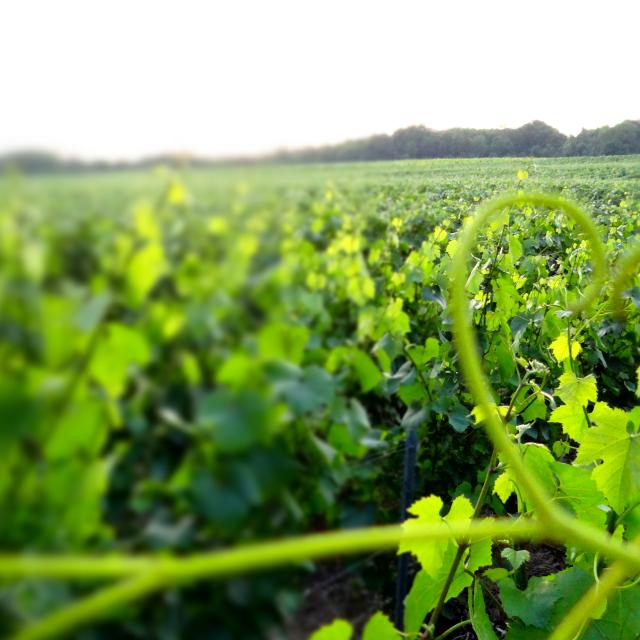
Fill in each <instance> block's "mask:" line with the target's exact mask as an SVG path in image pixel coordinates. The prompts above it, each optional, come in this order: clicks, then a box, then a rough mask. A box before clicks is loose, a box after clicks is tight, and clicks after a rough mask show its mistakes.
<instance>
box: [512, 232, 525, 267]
mask: <svg viewBox="0 0 640 640" xmlns="http://www.w3.org/2000/svg"><path fill="white" fill-rule="evenodd" d="M509 253H510V254H511V258H512V259H513V262H514V263H515V262H517V261H518V260H520V258H522V253H523V252H522V243H521V242H520V240H518V238H516V237H515V236H511V237H510V238H509Z"/></svg>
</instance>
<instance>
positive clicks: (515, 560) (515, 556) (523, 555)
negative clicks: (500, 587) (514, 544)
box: [500, 547, 531, 571]
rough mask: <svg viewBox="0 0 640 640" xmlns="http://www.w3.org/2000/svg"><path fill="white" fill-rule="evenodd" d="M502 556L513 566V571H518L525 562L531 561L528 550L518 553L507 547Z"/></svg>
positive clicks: (518, 551)
mask: <svg viewBox="0 0 640 640" xmlns="http://www.w3.org/2000/svg"><path fill="white" fill-rule="evenodd" d="M500 556H501V557H502V558H504V559H505V560H506V561H507V562H508V563H509V564H510V565H511V570H512V571H517V570H518V569H519V568H520V567H521V566H522V565H523V564H524V563H525V562H528V561H529V558H530V557H531V554H530V553H529V552H528V551H527V550H526V549H519V550H517V551H516V550H515V549H512V548H511V547H507V548H506V549H503V550H502V551H501V552H500Z"/></svg>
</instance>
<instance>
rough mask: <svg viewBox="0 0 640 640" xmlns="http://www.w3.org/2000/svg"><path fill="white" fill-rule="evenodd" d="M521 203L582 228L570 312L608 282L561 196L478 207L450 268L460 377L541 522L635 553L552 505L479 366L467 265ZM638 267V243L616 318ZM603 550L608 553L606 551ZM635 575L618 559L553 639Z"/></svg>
mask: <svg viewBox="0 0 640 640" xmlns="http://www.w3.org/2000/svg"><path fill="white" fill-rule="evenodd" d="M525 204H531V205H533V206H542V207H546V208H549V209H560V210H562V211H563V212H564V213H566V214H567V215H568V216H569V218H571V219H572V220H573V221H574V222H575V223H576V224H577V225H578V226H579V227H580V230H581V232H582V235H583V236H584V238H585V239H586V240H587V242H588V244H589V247H590V249H591V259H592V264H593V280H592V283H591V285H589V287H588V288H587V289H586V291H585V292H584V295H583V296H582V297H581V298H579V299H578V300H577V301H576V302H575V303H573V304H572V305H570V306H569V311H571V312H572V313H573V314H574V315H577V314H579V313H581V312H582V311H584V310H586V309H587V308H588V307H589V306H590V305H591V304H593V303H594V301H595V300H596V299H597V298H598V296H599V295H600V293H601V291H602V289H603V286H604V284H605V282H606V280H607V276H608V273H609V269H608V266H607V261H606V256H605V247H604V244H603V242H602V240H601V239H600V236H599V234H598V230H597V227H596V225H595V223H594V222H593V219H592V218H591V217H590V216H589V215H588V214H586V213H585V212H584V211H583V210H582V209H580V208H579V207H578V206H577V205H575V204H574V203H572V202H570V201H568V200H565V199H564V198H561V197H559V196H554V195H549V194H543V193H526V194H525V193H509V194H505V195H503V196H500V197H498V198H496V199H494V200H491V201H489V202H486V203H485V204H483V205H481V206H480V208H479V209H478V211H477V212H476V214H475V216H473V217H471V218H468V219H467V220H466V221H465V224H464V227H463V229H462V233H461V234H460V238H459V241H458V246H457V249H456V252H455V254H454V256H453V259H452V263H451V274H450V281H451V289H450V299H451V316H452V320H453V333H454V340H455V344H456V349H457V351H458V356H459V359H460V366H461V369H462V373H463V376H464V378H465V381H466V383H467V386H468V387H469V390H470V391H471V394H472V395H473V398H474V400H475V402H476V404H477V406H478V407H479V408H480V409H481V411H482V414H483V417H484V426H485V428H486V430H487V433H488V435H489V437H490V438H491V440H492V441H493V443H494V445H495V446H496V448H497V449H498V450H499V451H500V453H501V454H502V456H503V459H504V460H505V461H506V462H507V464H508V465H509V467H510V469H511V471H512V473H513V474H514V476H515V478H516V480H517V482H518V483H519V485H520V487H521V488H522V489H523V490H524V492H525V493H526V494H527V496H528V497H529V498H530V500H531V501H532V503H533V504H534V506H535V508H536V513H537V515H538V516H539V518H540V519H541V520H542V521H543V522H545V523H546V524H547V525H548V526H549V527H550V528H554V529H555V530H559V531H563V532H564V534H565V535H566V537H567V539H568V540H572V541H573V542H574V543H578V544H581V545H586V544H587V543H589V542H592V543H593V542H596V543H597V544H598V546H600V547H601V549H602V550H603V552H604V553H605V554H607V553H609V554H611V553H612V552H613V551H614V549H613V547H614V546H618V545H620V544H623V546H624V547H626V549H627V550H634V551H635V550H637V549H639V547H638V545H637V544H631V543H620V542H619V541H617V540H614V538H613V537H612V536H610V535H608V534H606V533H604V532H603V531H601V530H599V529H597V528H596V527H594V526H592V525H589V524H587V523H584V522H580V521H578V520H577V519H575V518H573V517H570V516H568V515H567V514H566V513H565V512H564V511H561V510H560V509H559V508H558V507H557V506H556V505H555V504H554V503H553V502H552V500H551V499H550V496H548V495H547V494H546V492H545V490H544V488H543V487H542V485H541V484H540V483H539V482H538V481H537V479H536V478H535V477H534V476H533V474H531V473H530V472H529V471H528V470H527V468H526V467H525V465H524V462H523V459H522V456H521V454H520V450H519V448H518V447H517V445H516V444H515V443H514V442H513V441H512V440H511V438H510V437H509V435H508V433H507V429H506V424H505V422H504V420H503V419H502V416H501V415H500V413H499V411H498V409H497V407H496V404H495V402H494V400H493V397H494V394H493V389H492V387H491V384H490V382H489V380H488V378H487V376H486V374H485V373H484V370H483V367H482V359H481V357H480V351H479V348H478V343H477V339H476V334H475V331H474V328H473V322H472V316H471V313H470V309H469V302H468V299H467V292H466V283H467V279H468V276H469V269H468V263H469V260H470V258H471V253H472V250H473V248H474V246H475V244H476V242H477V237H478V235H479V233H480V230H481V229H482V228H483V226H484V225H485V224H486V223H487V222H489V220H490V219H491V218H492V217H493V216H495V215H496V214H498V213H499V212H501V211H503V210H504V209H505V208H507V207H512V206H513V207H516V206H518V207H521V206H522V205H525ZM639 262H640V243H638V244H637V245H636V246H635V247H634V249H633V250H632V251H630V252H629V253H628V254H626V255H625V256H624V257H623V258H622V260H621V261H620V262H619V264H618V268H617V271H616V275H615V276H614V278H613V280H612V285H613V286H612V304H613V307H614V309H615V310H616V311H617V312H618V313H620V312H621V310H622V294H623V289H624V285H625V283H626V281H627V279H628V278H629V277H630V276H631V275H632V273H634V271H635V270H636V269H637V266H638V263H639ZM605 549H607V551H604V550H605ZM638 570H639V568H638V567H634V566H633V563H630V562H629V560H628V559H624V558H619V559H618V561H617V562H616V563H614V564H613V565H612V567H611V569H610V570H609V571H608V572H607V577H606V580H605V584H603V585H601V586H596V587H594V589H593V590H591V591H589V592H588V593H587V594H586V595H585V597H584V598H583V599H582V600H580V601H579V602H578V604H577V605H576V606H575V607H574V608H573V609H572V611H571V612H570V614H569V616H568V617H567V618H566V619H565V621H564V622H563V623H562V624H561V625H560V626H559V627H558V628H557V629H556V631H555V632H554V633H553V635H552V638H553V640H566V639H570V638H573V637H574V636H575V635H576V633H579V631H580V628H581V627H580V625H582V624H584V622H585V621H586V620H588V619H589V613H590V612H591V611H592V610H593V606H594V604H595V603H599V602H601V601H603V599H606V597H607V595H608V594H609V593H610V592H611V591H612V590H613V589H614V588H615V587H616V585H618V583H619V582H621V581H622V580H624V579H625V578H626V577H627V576H629V575H632V574H635V573H637V572H638Z"/></svg>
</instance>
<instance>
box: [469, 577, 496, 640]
mask: <svg viewBox="0 0 640 640" xmlns="http://www.w3.org/2000/svg"><path fill="white" fill-rule="evenodd" d="M468 606H469V616H470V618H471V626H472V627H473V630H474V631H475V632H476V635H477V636H478V640H498V636H496V632H495V631H494V630H493V625H492V624H491V621H490V620H489V616H488V615H487V610H486V607H485V604H484V596H483V595H482V584H481V583H480V581H479V580H475V581H474V583H473V586H472V587H469V593H468Z"/></svg>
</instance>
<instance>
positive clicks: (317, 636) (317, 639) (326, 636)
mask: <svg viewBox="0 0 640 640" xmlns="http://www.w3.org/2000/svg"><path fill="white" fill-rule="evenodd" d="M352 634H353V627H352V626H351V624H349V623H348V622H347V621H346V620H334V621H333V622H331V623H330V624H325V625H324V626H322V627H320V628H319V629H317V630H316V631H315V632H314V633H313V634H312V635H311V636H310V637H309V640H350V638H351V635H352Z"/></svg>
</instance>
